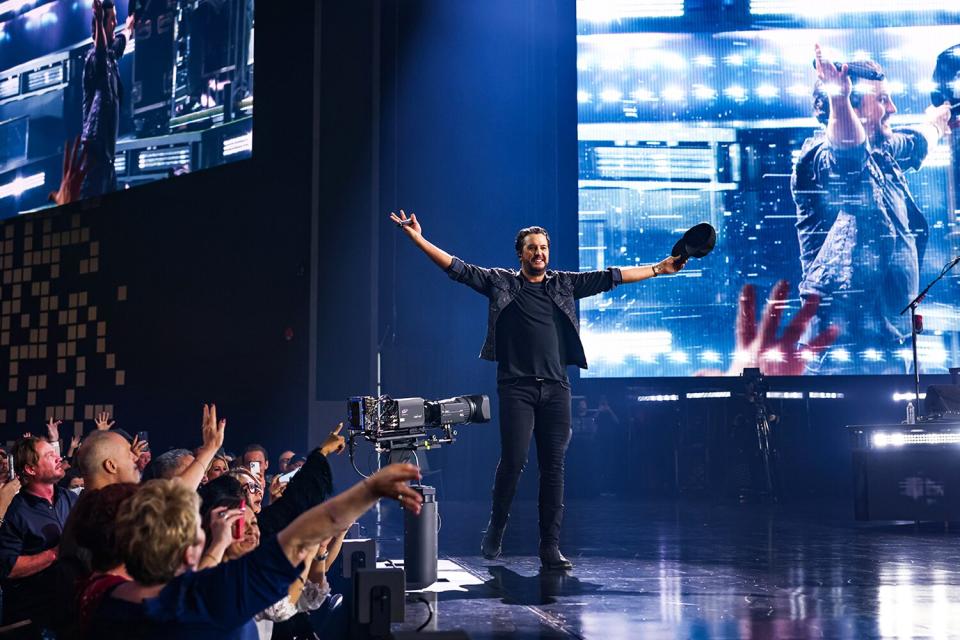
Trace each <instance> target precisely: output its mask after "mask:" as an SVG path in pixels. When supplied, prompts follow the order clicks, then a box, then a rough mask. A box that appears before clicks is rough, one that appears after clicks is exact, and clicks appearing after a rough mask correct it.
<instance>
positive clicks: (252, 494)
mask: <svg viewBox="0 0 960 640" xmlns="http://www.w3.org/2000/svg"><path fill="white" fill-rule="evenodd" d="M229 475H230V476H231V477H233V478H236V479H237V480H238V481H239V482H240V484H241V485H242V486H243V489H244V497H245V499H246V501H247V507H249V508H250V509H252V510H253V512H254V513H260V509H261V508H263V485H262V484H261V483H260V478H258V477H257V476H255V475H253V474H252V473H251V472H250V470H249V469H246V468H244V467H237V468H236V469H231V470H230V472H229Z"/></svg>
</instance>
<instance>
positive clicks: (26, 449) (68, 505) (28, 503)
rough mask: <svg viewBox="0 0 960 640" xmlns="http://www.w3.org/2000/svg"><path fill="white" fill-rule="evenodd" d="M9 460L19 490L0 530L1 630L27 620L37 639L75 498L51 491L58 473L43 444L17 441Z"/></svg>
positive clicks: (48, 448) (55, 457) (54, 455)
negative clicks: (20, 485) (19, 485)
mask: <svg viewBox="0 0 960 640" xmlns="http://www.w3.org/2000/svg"><path fill="white" fill-rule="evenodd" d="M13 456H14V469H15V471H16V473H17V476H18V477H19V478H20V481H21V483H22V484H23V488H22V490H21V491H20V493H18V494H17V495H16V496H15V497H14V498H13V499H12V501H11V503H10V507H9V508H8V509H7V513H6V516H5V518H4V521H3V526H2V527H0V586H2V589H3V624H11V623H14V622H18V621H21V620H32V621H33V625H32V626H33V627H34V629H36V632H37V633H40V629H41V628H43V626H45V625H46V623H47V622H48V621H49V619H50V616H51V612H50V595H49V594H50V592H51V590H52V586H53V585H54V584H55V583H56V581H57V571H56V568H55V567H53V566H52V565H53V564H54V562H55V561H56V559H57V548H58V545H59V544H60V537H61V535H62V533H63V525H64V523H65V522H66V521H67V517H68V516H69V514H70V510H71V509H72V508H73V505H74V504H75V503H76V502H77V498H78V496H77V495H76V494H75V493H73V492H71V491H68V490H66V489H64V488H63V487H58V486H57V483H58V482H59V481H60V479H61V478H63V475H64V472H63V468H62V467H61V459H60V456H59V455H57V452H56V451H55V450H54V448H53V447H52V446H51V445H50V443H49V442H47V441H45V440H41V439H39V438H34V437H29V438H22V439H20V440H18V441H17V443H16V445H15V448H14V453H13Z"/></svg>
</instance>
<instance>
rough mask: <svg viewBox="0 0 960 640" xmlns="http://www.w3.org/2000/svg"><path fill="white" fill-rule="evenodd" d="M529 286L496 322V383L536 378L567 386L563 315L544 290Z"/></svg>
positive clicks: (537, 284) (537, 285) (535, 284)
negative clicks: (563, 383)
mask: <svg viewBox="0 0 960 640" xmlns="http://www.w3.org/2000/svg"><path fill="white" fill-rule="evenodd" d="M545 284H546V282H545V281H544V282H528V281H527V280H523V286H522V287H521V288H520V292H519V293H518V294H517V297H516V298H514V300H513V302H511V303H510V304H509V305H507V307H506V308H505V309H504V310H503V311H502V312H501V313H500V317H499V318H498V319H497V380H498V381H503V380H510V379H512V378H524V377H535V378H545V379H548V380H560V381H563V382H566V380H567V372H566V369H565V367H564V365H563V363H564V362H566V361H567V354H566V333H567V332H566V325H568V324H569V320H567V319H566V318H565V317H564V316H563V312H562V311H561V310H560V308H559V307H557V305H555V304H554V303H553V300H551V299H550V296H549V295H547V291H546V289H545V288H544V286H545Z"/></svg>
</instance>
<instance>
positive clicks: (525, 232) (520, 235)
mask: <svg viewBox="0 0 960 640" xmlns="http://www.w3.org/2000/svg"><path fill="white" fill-rule="evenodd" d="M531 233H542V234H543V235H544V236H546V238H547V246H548V247H549V246H550V234H549V233H547V230H546V229H544V228H543V227H526V228H524V229H520V231H518V232H517V241H516V243H514V246H515V248H516V250H517V255H520V254H521V253H523V240H524V238H526V237H527V236H528V235H530V234H531Z"/></svg>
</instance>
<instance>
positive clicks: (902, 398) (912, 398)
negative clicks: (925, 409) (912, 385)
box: [893, 391, 927, 402]
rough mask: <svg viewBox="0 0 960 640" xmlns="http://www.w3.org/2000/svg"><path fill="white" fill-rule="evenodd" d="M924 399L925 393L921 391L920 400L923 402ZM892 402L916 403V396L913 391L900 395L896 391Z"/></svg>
mask: <svg viewBox="0 0 960 640" xmlns="http://www.w3.org/2000/svg"><path fill="white" fill-rule="evenodd" d="M926 397H927V394H926V392H925V391H921V392H920V399H921V400H924V399H925V398H926ZM893 401H894V402H916V401H917V394H915V393H914V392H913V391H908V392H907V393H901V392H899V391H898V392H895V393H894V394H893Z"/></svg>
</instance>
